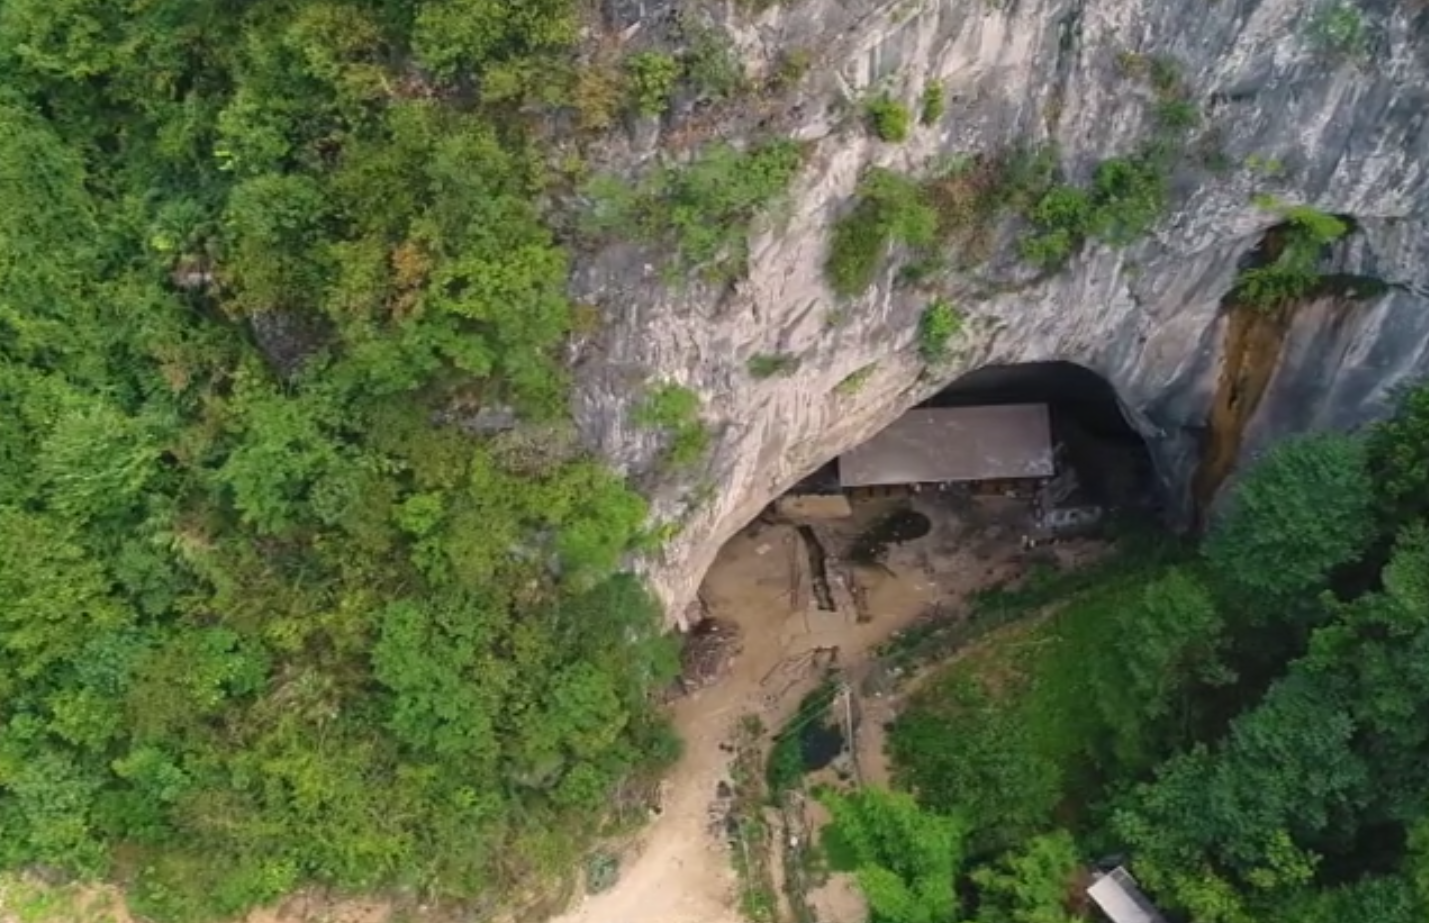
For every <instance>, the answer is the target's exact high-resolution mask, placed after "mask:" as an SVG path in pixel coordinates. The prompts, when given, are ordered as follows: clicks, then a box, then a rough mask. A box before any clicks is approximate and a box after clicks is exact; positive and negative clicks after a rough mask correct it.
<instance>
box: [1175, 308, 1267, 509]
mask: <svg viewBox="0 0 1429 923" xmlns="http://www.w3.org/2000/svg"><path fill="white" fill-rule="evenodd" d="M1289 317H1290V311H1289V310H1287V309H1286V308H1285V307H1280V308H1274V309H1270V310H1258V309H1255V308H1250V307H1245V306H1240V305H1231V306H1230V307H1229V311H1228V313H1227V315H1226V323H1225V339H1224V348H1223V350H1222V355H1221V370H1220V375H1219V376H1218V378H1217V380H1216V392H1215V395H1214V397H1213V398H1212V400H1211V407H1210V412H1209V413H1208V414H1207V418H1206V439H1205V442H1204V444H1203V445H1202V447H1201V462H1200V464H1199V465H1198V466H1197V468H1196V474H1195V477H1194V479H1193V480H1192V482H1191V496H1192V499H1193V500H1194V502H1195V510H1196V527H1197V529H1198V530H1199V529H1201V528H1204V527H1205V525H1206V519H1207V516H1208V514H1209V512H1210V508H1211V504H1212V503H1213V502H1214V501H1215V498H1216V494H1217V493H1218V492H1219V491H1220V489H1221V485H1222V484H1224V483H1225V481H1226V478H1227V477H1229V476H1230V473H1231V471H1232V470H1233V469H1234V468H1235V464H1236V460H1237V459H1238V458H1239V457H1240V452H1241V446H1242V445H1243V444H1244V442H1245V430H1246V426H1247V425H1248V424H1249V423H1250V421H1251V419H1252V418H1253V417H1254V416H1255V411H1256V410H1257V409H1258V408H1259V407H1260V402H1261V399H1262V398H1264V397H1265V392H1266V390H1267V389H1268V388H1269V386H1270V380H1271V379H1272V378H1273V377H1275V370H1276V368H1278V367H1279V365H1280V352H1281V349H1282V347H1283V346H1284V344H1285V334H1286V331H1287V330H1288V329H1289V327H1290V322H1289Z"/></svg>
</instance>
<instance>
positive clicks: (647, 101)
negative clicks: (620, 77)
mask: <svg viewBox="0 0 1429 923" xmlns="http://www.w3.org/2000/svg"><path fill="white" fill-rule="evenodd" d="M679 79H680V65H679V62H677V61H676V60H675V59H674V58H672V57H670V56H669V55H667V54H663V53H661V52H658V51H641V52H637V53H635V54H633V55H631V56H630V57H628V58H626V59H625V80H626V88H627V92H628V93H629V95H630V99H631V104H632V105H633V106H634V107H635V111H637V112H639V113H640V114H641V115H645V116H656V115H660V114H661V113H663V112H664V111H665V109H666V108H667V107H668V106H669V105H670V95H671V94H672V93H674V91H675V83H676V82H677V81H678V80H679Z"/></svg>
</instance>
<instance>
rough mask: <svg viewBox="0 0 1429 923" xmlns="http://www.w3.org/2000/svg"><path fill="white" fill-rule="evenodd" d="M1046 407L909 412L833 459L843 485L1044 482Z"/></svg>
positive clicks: (1048, 465)
mask: <svg viewBox="0 0 1429 923" xmlns="http://www.w3.org/2000/svg"><path fill="white" fill-rule="evenodd" d="M1053 471H1054V465H1053V461H1052V425H1051V418H1050V415H1049V414H1048V412H1047V405H1046V404H1004V405H999V406H988V407H928V408H922V409H918V410H910V411H908V412H907V413H905V414H904V415H903V416H901V417H899V418H898V419H897V420H895V421H894V422H893V423H892V424H891V425H890V426H889V427H888V428H887V429H885V430H883V432H881V433H879V434H878V435H876V436H874V437H873V438H872V439H870V440H868V441H867V442H865V443H863V444H862V445H860V446H858V447H856V448H854V449H852V450H851V451H849V452H847V453H845V454H844V455H843V456H842V457H840V458H839V481H840V483H841V484H842V485H843V486H844V487H868V486H872V485H875V484H922V483H930V482H936V481H984V480H992V479H994V478H1035V477H1050V476H1051V475H1052V474H1053Z"/></svg>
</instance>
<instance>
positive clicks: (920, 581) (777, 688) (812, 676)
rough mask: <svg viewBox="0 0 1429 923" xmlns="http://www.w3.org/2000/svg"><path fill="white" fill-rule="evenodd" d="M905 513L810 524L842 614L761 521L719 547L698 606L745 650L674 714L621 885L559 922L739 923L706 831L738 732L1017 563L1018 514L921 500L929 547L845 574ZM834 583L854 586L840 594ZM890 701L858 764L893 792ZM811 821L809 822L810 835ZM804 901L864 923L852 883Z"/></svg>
mask: <svg viewBox="0 0 1429 923" xmlns="http://www.w3.org/2000/svg"><path fill="white" fill-rule="evenodd" d="M900 502H902V503H904V504H905V505H906V502H907V501H899V500H869V501H865V502H862V503H858V504H856V505H855V515H854V517H853V518H852V519H850V520H838V521H831V522H825V523H819V524H817V526H816V532H817V534H818V536H819V538H821V539H822V540H823V543H824V545H825V547H826V548H827V549H828V550H829V552H830V554H831V555H833V556H834V560H832V561H831V562H830V574H829V576H830V582H831V583H833V584H835V585H836V586H835V587H834V588H835V590H836V591H837V590H839V589H843V590H844V592H843V593H842V594H839V593H838V592H836V593H835V596H836V598H841V599H842V601H844V602H845V605H842V606H840V607H839V608H838V610H837V611H833V612H830V611H821V610H820V609H819V608H818V606H817V603H816V600H815V598H814V596H815V594H814V593H813V592H812V588H811V585H810V572H811V568H810V565H809V563H808V554H807V549H806V547H805V545H804V543H803V542H802V541H801V540H800V538H799V536H798V532H797V530H796V529H795V528H794V527H793V526H791V525H788V524H769V523H756V524H755V525H753V526H751V527H750V528H749V529H746V530H745V531H744V532H742V533H740V534H739V535H737V536H736V537H735V538H734V539H732V540H731V541H730V542H729V544H728V545H726V546H725V548H724V550H723V551H722V552H721V553H720V556H719V558H718V559H717V560H716V562H715V564H714V566H713V568H712V569H711V571H710V573H709V575H708V576H707V578H706V580H705V584H704V588H703V593H702V595H703V597H704V600H705V603H706V604H707V606H708V611H709V613H710V615H712V616H713V617H715V618H719V619H722V620H727V621H730V622H733V623H735V624H737V625H738V626H739V628H740V631H741V643H740V648H741V650H740V653H739V654H738V656H737V657H736V658H735V659H734V661H733V663H732V665H731V667H730V670H729V673H728V674H727V675H726V676H724V678H723V679H722V680H721V681H720V682H718V683H717V684H715V685H713V686H711V687H708V688H705V689H702V690H700V691H698V692H696V693H694V694H693V695H691V696H689V697H686V698H684V699H682V700H680V701H678V702H677V703H676V704H675V705H674V722H675V725H676V728H677V729H678V730H679V732H680V733H681V735H682V736H683V737H684V739H685V742H686V749H685V753H684V757H683V759H682V760H681V761H680V762H679V764H678V765H677V766H676V767H675V768H674V770H673V771H672V772H671V773H670V775H669V777H668V780H667V786H668V787H667V795H666V799H665V803H664V810H663V811H662V813H661V814H660V815H659V817H658V818H656V820H655V821H654V823H653V824H652V825H651V826H650V827H649V828H648V829H647V830H646V831H645V834H644V836H643V837H642V839H641V843H640V844H639V846H638V847H637V851H635V852H634V853H633V854H632V855H628V856H626V857H625V858H624V860H623V862H622V873H621V877H620V880H619V881H618V882H617V884H616V885H615V886H614V887H613V888H612V889H611V890H610V891H608V892H605V893H603V894H599V895H595V896H593V897H587V898H585V899H583V900H582V901H581V902H580V903H579V904H578V906H576V907H574V908H573V909H571V910H570V911H569V912H568V913H566V914H565V915H563V916H561V917H558V918H557V919H556V920H555V921H554V923H740V921H741V919H742V917H741V916H740V913H739V911H738V895H737V891H736V889H737V886H738V882H737V881H736V878H735V875H734V872H733V870H732V864H731V858H730V855H729V851H728V847H727V845H726V843H725V838H724V836H723V834H722V832H721V830H720V829H719V824H718V823H717V820H716V822H715V823H712V822H711V814H712V809H711V805H712V803H713V802H714V801H715V799H716V790H717V788H718V787H719V785H720V783H721V782H722V781H726V780H728V779H729V778H730V763H731V760H732V755H733V754H732V748H731V747H730V742H731V741H732V740H733V739H734V738H735V736H736V728H737V725H738V723H739V722H740V721H741V720H743V719H745V717H746V716H748V715H757V716H758V717H759V719H760V721H761V723H762V725H763V726H764V727H766V728H778V727H779V726H780V725H781V724H782V723H783V722H785V721H786V720H787V719H788V718H789V717H790V716H791V714H792V713H793V711H794V709H795V708H796V707H797V705H798V703H799V701H800V699H801V697H802V696H803V695H804V694H805V693H806V692H808V691H809V689H811V688H812V687H813V685H814V684H815V683H816V682H817V680H818V679H819V675H818V667H819V665H820V664H821V663H822V662H825V661H826V660H827V658H828V656H829V654H828V652H829V651H830V650H832V649H836V650H837V654H836V657H837V664H838V665H839V666H840V667H841V668H843V669H844V670H845V671H846V672H847V673H848V674H850V675H857V674H859V673H860V672H861V671H862V670H863V669H864V668H865V667H866V666H867V665H868V664H869V661H870V658H871V656H872V652H873V651H874V649H875V648H876V647H877V646H878V645H879V644H881V643H882V642H884V641H886V640H887V639H888V638H889V637H890V636H892V635H893V634H894V633H895V632H896V631H898V630H900V629H903V628H906V627H907V626H909V625H911V624H912V623H914V622H915V621H916V620H918V619H919V618H920V617H922V616H924V615H925V614H926V613H927V612H928V611H929V610H930V609H931V608H932V606H933V605H934V604H935V603H937V604H939V605H941V606H942V607H943V609H944V611H945V612H948V613H950V617H956V613H957V612H958V611H959V610H960V608H961V605H962V603H964V602H965V601H966V600H967V598H968V597H969V596H970V595H971V594H972V593H974V592H975V591H977V590H979V589H983V588H986V587H988V586H991V585H993V584H996V583H998V582H1001V581H1003V580H1006V579H1007V578H1009V577H1012V576H1015V575H1016V574H1017V573H1018V572H1019V571H1020V570H1021V569H1022V568H1023V566H1024V564H1025V555H1024V552H1023V550H1022V547H1021V531H1020V528H1019V525H1018V517H1019V515H1020V510H1021V506H1020V505H1019V504H1017V503H1014V502H1011V501H1004V500H1002V498H988V499H987V500H982V501H973V502H972V506H970V507H967V508H963V509H955V508H953V504H952V502H951V500H950V499H949V498H943V497H939V496H936V495H933V496H929V495H922V496H920V497H918V498H915V499H914V501H913V506H914V508H915V509H918V510H919V511H922V512H925V513H926V514H927V515H928V516H929V519H930V520H931V524H932V529H931V531H930V532H929V533H928V534H927V535H926V536H923V537H921V538H918V539H915V540H913V541H910V542H908V543H906V544H903V545H898V546H894V547H892V548H891V549H890V551H889V553H888V554H887V556H886V558H885V560H884V563H885V565H886V569H879V568H865V567H860V568H856V569H854V568H847V567H844V566H842V565H841V564H840V562H839V558H840V557H841V556H842V555H843V554H844V553H845V552H846V551H847V548H848V546H849V545H850V544H851V542H852V539H853V538H854V537H855V536H856V535H858V534H859V533H860V532H862V531H863V530H864V529H865V528H866V527H867V526H868V525H869V524H870V523H872V522H873V521H875V520H876V519H877V518H879V517H880V516H882V515H885V514H887V513H888V512H889V511H890V510H891V509H893V508H895V507H896V506H898V505H899V503H900ZM840 576H842V577H844V578H845V579H846V580H848V581H849V582H850V583H853V584H855V586H849V587H845V588H840V587H838V586H837V584H838V582H839V578H840ZM848 590H857V591H861V593H860V595H861V596H862V599H863V602H862V605H861V606H854V605H852V604H850V602H851V598H852V594H851V593H849V592H848ZM860 610H862V615H863V616H864V618H863V619H860ZM821 654H822V655H823V656H820V655H821ZM897 699H898V697H897V696H893V695H885V696H883V697H881V698H874V697H869V698H866V699H864V700H863V701H861V702H860V703H859V708H860V710H861V712H862V720H861V722H860V725H859V726H860V730H859V733H858V734H857V735H856V737H857V743H856V752H857V757H856V763H857V766H858V769H859V774H860V776H861V778H862V779H863V780H864V781H866V782H872V783H881V784H886V783H887V781H888V769H887V766H886V762H885V760H884V756H883V738H884V729H883V725H884V724H885V723H886V722H887V721H889V720H891V719H892V717H893V716H894V715H895V714H896V710H897V705H898V701H897ZM813 810H814V813H816V814H817V812H818V809H817V808H814V809H813ZM818 823H819V819H818V818H817V817H815V818H813V825H814V826H815V828H816V827H817V825H818ZM776 852H777V851H776ZM776 871H777V863H776ZM809 902H810V904H811V905H813V907H814V908H815V909H816V911H818V912H819V919H820V920H821V921H824V923H860V921H861V920H862V919H863V916H864V910H863V902H862V897H861V895H859V894H858V892H857V889H856V888H855V887H854V886H853V884H852V882H851V881H849V880H848V878H847V876H842V875H833V876H831V877H830V879H829V881H828V882H827V883H826V884H824V885H823V886H822V887H820V888H818V889H817V890H816V891H815V892H813V893H811V894H810V895H809ZM785 910H786V912H787V908H785Z"/></svg>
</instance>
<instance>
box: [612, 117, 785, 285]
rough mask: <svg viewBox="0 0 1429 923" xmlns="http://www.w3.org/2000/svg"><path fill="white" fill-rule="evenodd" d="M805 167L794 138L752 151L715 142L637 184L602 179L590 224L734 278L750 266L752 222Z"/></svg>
mask: <svg viewBox="0 0 1429 923" xmlns="http://www.w3.org/2000/svg"><path fill="white" fill-rule="evenodd" d="M802 166H803V152H802V150H801V149H800V147H799V145H798V144H797V143H796V142H794V141H790V140H784V139H781V140H773V141H766V142H764V143H762V144H757V145H754V146H753V147H751V148H749V149H748V150H739V149H737V148H735V147H732V146H730V145H728V144H723V143H720V144H715V145H712V146H710V147H708V148H706V149H705V150H704V151H702V152H701V153H700V154H699V155H698V156H697V157H696V158H695V159H694V160H692V161H691V162H689V163H686V164H678V165H666V166H661V167H658V168H656V169H655V171H654V172H653V173H651V174H650V175H649V176H646V177H645V178H644V179H643V180H641V181H640V182H638V183H634V184H632V183H631V182H629V181H628V180H626V179H623V178H621V177H614V176H604V177H598V178H596V179H595V180H593V181H592V182H591V183H590V185H589V186H588V188H587V190H586V193H587V196H588V198H589V199H590V200H591V203H592V204H591V209H590V211H589V213H588V214H587V216H586V229H587V231H589V232H590V233H593V234H597V235H621V236H625V237H629V238H633V239H635V240H641V241H647V242H650V243H664V244H668V245H670V246H672V247H674V249H675V251H676V253H677V255H678V257H679V265H677V266H675V267H672V272H675V273H678V272H680V271H681V270H682V269H685V270H688V269H696V270H700V271H702V272H703V273H704V274H705V275H706V276H708V277H710V278H712V279H721V280H723V279H729V278H732V277H735V276H737V275H739V274H741V273H743V272H744V271H745V268H746V263H747V261H748V256H749V233H750V225H751V224H752V222H753V221H754V220H755V219H756V218H757V217H758V216H759V215H760V214H762V213H763V212H764V211H765V210H767V209H768V208H769V207H770V206H772V205H773V204H774V203H775V202H777V201H778V200H779V198H780V197H781V196H782V195H783V194H784V192H785V191H786V190H787V189H788V187H789V184H790V183H791V182H792V181H793V180H794V177H795V176H797V175H798V173H799V170H800V168H801V167H802Z"/></svg>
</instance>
